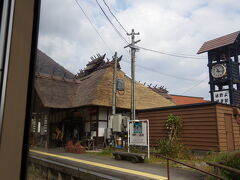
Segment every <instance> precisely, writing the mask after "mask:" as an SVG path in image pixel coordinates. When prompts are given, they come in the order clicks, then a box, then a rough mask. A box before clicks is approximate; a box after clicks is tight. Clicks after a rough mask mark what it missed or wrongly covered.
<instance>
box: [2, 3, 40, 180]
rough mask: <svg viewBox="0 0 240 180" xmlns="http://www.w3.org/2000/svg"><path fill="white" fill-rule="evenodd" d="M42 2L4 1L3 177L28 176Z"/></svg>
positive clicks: (20, 177) (16, 177) (19, 177)
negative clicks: (29, 141) (35, 68)
mask: <svg viewBox="0 0 240 180" xmlns="http://www.w3.org/2000/svg"><path fill="white" fill-rule="evenodd" d="M40 4H41V0H34V1H29V0H3V1H1V5H2V6H1V7H0V10H1V11H0V23H1V25H0V40H1V41H0V45H1V46H0V65H2V68H1V72H2V73H3V76H1V77H0V85H1V84H3V85H2V86H1V87H2V92H1V89H0V95H1V97H2V98H1V105H0V159H1V161H0V179H25V178H26V171H27V155H28V148H29V146H28V139H29V129H30V123H31V121H30V120H31V106H32V104H31V102H32V89H33V83H34V82H33V80H34V66H35V57H36V52H37V40H38V30H39V27H38V25H39V18H40ZM23 27H24V28H23ZM14 98H15V99H14Z"/></svg>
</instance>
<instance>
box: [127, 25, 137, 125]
mask: <svg viewBox="0 0 240 180" xmlns="http://www.w3.org/2000/svg"><path fill="white" fill-rule="evenodd" d="M139 34H140V33H139V32H138V33H135V32H134V29H132V32H131V33H127V35H128V36H131V39H132V42H131V44H129V45H127V46H125V47H124V48H126V47H130V48H131V78H132V84H131V112H132V113H131V119H132V120H135V118H136V114H135V110H136V92H135V61H136V60H135V59H136V56H135V53H136V50H137V47H136V46H135V44H136V43H138V42H139V41H140V40H137V41H134V39H135V35H139Z"/></svg>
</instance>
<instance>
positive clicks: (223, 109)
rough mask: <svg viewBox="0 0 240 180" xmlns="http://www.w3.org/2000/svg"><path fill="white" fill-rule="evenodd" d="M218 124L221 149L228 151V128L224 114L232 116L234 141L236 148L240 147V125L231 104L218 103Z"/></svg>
mask: <svg viewBox="0 0 240 180" xmlns="http://www.w3.org/2000/svg"><path fill="white" fill-rule="evenodd" d="M216 111H217V119H218V121H217V124H218V134H219V145H220V151H227V150H229V149H228V146H227V143H228V142H227V130H226V125H225V123H226V122H225V118H224V116H225V115H226V114H227V115H231V116H232V127H233V141H234V149H235V150H239V149H240V125H239V124H237V121H236V117H235V116H234V115H233V108H232V107H231V106H224V105H217V108H216Z"/></svg>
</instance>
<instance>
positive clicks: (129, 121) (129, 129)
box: [128, 121, 130, 153]
mask: <svg viewBox="0 0 240 180" xmlns="http://www.w3.org/2000/svg"><path fill="white" fill-rule="evenodd" d="M129 143H130V121H128V153H129V151H130V150H129Z"/></svg>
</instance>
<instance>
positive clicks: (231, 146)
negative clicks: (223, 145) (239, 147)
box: [224, 114, 234, 150]
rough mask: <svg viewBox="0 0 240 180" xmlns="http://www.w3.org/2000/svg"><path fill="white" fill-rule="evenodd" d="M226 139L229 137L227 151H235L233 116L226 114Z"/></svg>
mask: <svg viewBox="0 0 240 180" xmlns="http://www.w3.org/2000/svg"><path fill="white" fill-rule="evenodd" d="M224 119H225V127H226V137H227V150H234V136H233V126H232V115H231V114H224Z"/></svg>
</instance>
